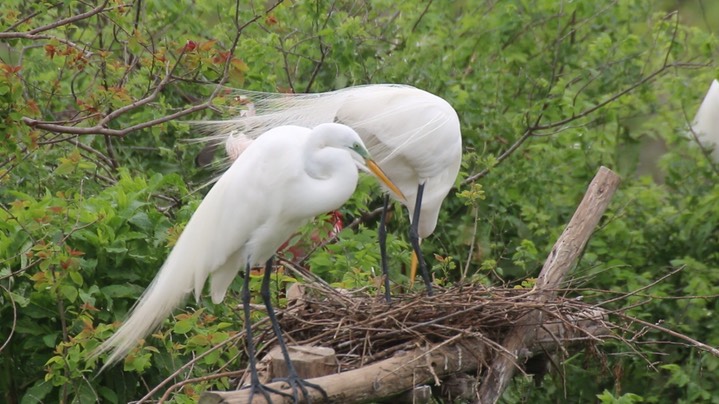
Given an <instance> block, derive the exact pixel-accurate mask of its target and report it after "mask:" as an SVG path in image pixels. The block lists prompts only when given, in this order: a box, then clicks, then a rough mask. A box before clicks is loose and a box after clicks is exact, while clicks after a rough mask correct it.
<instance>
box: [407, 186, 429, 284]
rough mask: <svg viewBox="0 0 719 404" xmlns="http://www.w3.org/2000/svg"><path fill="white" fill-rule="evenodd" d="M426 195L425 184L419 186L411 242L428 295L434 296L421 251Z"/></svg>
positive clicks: (411, 228) (410, 234) (410, 231)
mask: <svg viewBox="0 0 719 404" xmlns="http://www.w3.org/2000/svg"><path fill="white" fill-rule="evenodd" d="M423 193H424V183H421V184H419V185H418V186H417V201H416V203H415V204H414V214H413V215H412V225H411V226H410V227H409V241H410V243H412V248H413V249H414V253H415V254H416V255H417V261H419V270H420V273H421V274H422V279H423V280H424V284H425V286H427V295H429V296H432V280H431V279H430V277H429V272H428V271H427V263H426V262H425V261H424V256H423V255H422V251H421V250H420V249H419V230H418V229H417V228H418V226H419V212H420V210H422V209H421V208H422V194H423Z"/></svg>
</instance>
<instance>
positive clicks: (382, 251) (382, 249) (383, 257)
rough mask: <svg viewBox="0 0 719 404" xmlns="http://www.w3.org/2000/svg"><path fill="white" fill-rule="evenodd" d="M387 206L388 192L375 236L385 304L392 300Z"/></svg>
mask: <svg viewBox="0 0 719 404" xmlns="http://www.w3.org/2000/svg"><path fill="white" fill-rule="evenodd" d="M388 207H389V194H386V195H385V196H384V205H383V206H382V216H381V217H380V219H379V229H377V238H378V239H379V256H380V262H381V263H382V276H384V297H385V300H387V304H390V303H391V302H392V295H391V294H390V291H389V267H388V266H387V227H386V226H387V208H388Z"/></svg>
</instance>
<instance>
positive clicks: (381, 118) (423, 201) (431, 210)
mask: <svg viewBox="0 0 719 404" xmlns="http://www.w3.org/2000/svg"><path fill="white" fill-rule="evenodd" d="M238 92H239V93H240V94H242V95H241V96H240V97H239V98H238V99H241V100H242V101H243V103H244V104H247V101H248V100H251V101H252V104H250V108H251V109H250V110H249V113H245V114H243V115H241V116H239V117H237V118H233V119H230V120H224V121H208V122H200V124H201V125H202V126H204V129H205V130H206V131H207V132H208V133H213V134H215V135H211V136H208V137H207V138H205V140H207V141H212V142H214V143H219V142H222V141H223V140H224V139H225V138H226V137H227V135H228V134H229V133H238V132H239V133H242V134H243V135H242V136H243V137H245V138H254V137H256V136H257V135H259V134H261V133H263V132H264V131H266V130H267V129H269V128H272V127H275V126H279V125H287V124H293V125H301V126H314V125H316V124H319V123H323V122H339V123H342V124H345V125H348V126H350V127H352V128H353V129H354V130H356V131H357V133H359V135H360V137H361V138H362V140H363V141H364V143H365V145H367V148H368V150H369V152H370V153H372V155H373V156H374V157H375V158H376V162H377V164H378V165H380V166H381V167H382V169H383V170H384V171H385V173H386V174H387V176H388V177H389V178H390V179H391V180H392V182H393V183H394V184H396V185H397V187H398V188H399V189H400V190H401V191H402V193H403V194H404V195H405V196H406V200H404V201H401V202H402V203H403V204H404V205H405V206H406V207H407V209H408V211H409V217H410V221H411V228H410V242H411V243H412V247H413V250H414V254H413V258H415V257H416V258H417V259H419V265H420V270H421V274H422V278H423V280H424V282H425V285H426V287H427V291H428V293H429V294H431V293H432V286H431V280H430V277H429V273H428V271H427V267H426V263H425V261H424V258H423V256H422V254H421V251H420V247H419V244H420V240H421V239H422V238H426V237H428V236H429V235H430V234H432V232H433V231H434V229H435V227H436V225H437V218H438V216H439V211H440V207H441V205H442V202H443V201H444V198H445V197H446V196H447V194H448V193H449V190H450V189H451V188H452V186H453V185H454V182H455V179H456V178H457V174H458V173H459V167H460V164H461V161H462V138H461V132H460V125H459V118H458V117H457V113H456V112H455V110H454V109H453V108H452V106H450V105H449V103H447V102H446V101H445V100H443V99H442V98H440V97H437V96H436V95H433V94H430V93H428V92H426V91H423V90H420V89H417V88H414V87H411V86H403V85H392V84H376V85H367V86H357V87H349V88H346V89H343V90H338V91H333V92H328V93H320V94H269V93H254V92H244V91H241V90H239V91H238ZM239 139H242V137H240V138H239ZM228 150H229V147H228ZM394 196H395V198H396V194H395V195H394ZM387 204H388V199H387V198H385V203H384V209H383V212H382V218H381V220H380V229H379V241H380V252H381V255H382V270H383V274H384V276H385V293H386V298H387V301H389V299H390V292H389V277H388V273H387V272H388V270H387V263H386V261H387V259H386V253H385V237H386V234H385V219H386V210H387ZM415 275H416V264H415V261H414V259H413V265H412V270H411V273H410V282H413V281H414V278H415Z"/></svg>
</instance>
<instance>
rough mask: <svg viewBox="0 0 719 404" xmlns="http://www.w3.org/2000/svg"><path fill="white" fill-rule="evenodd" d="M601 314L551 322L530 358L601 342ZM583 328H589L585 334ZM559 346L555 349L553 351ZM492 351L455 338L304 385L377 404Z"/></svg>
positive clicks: (244, 395)
mask: <svg viewBox="0 0 719 404" xmlns="http://www.w3.org/2000/svg"><path fill="white" fill-rule="evenodd" d="M605 318H606V313H604V312H603V311H602V310H599V309H591V310H583V311H579V312H574V313H572V314H571V315H566V316H564V318H563V319H562V320H551V321H550V322H548V323H547V324H545V325H544V328H543V332H545V333H546V334H544V335H543V336H542V337H541V338H540V339H538V340H537V341H536V344H535V345H533V346H530V347H529V349H530V350H531V351H532V352H536V353H538V352H544V351H547V350H554V349H559V348H560V347H559V345H567V344H571V343H577V342H582V341H588V340H592V339H601V337H602V336H603V335H607V334H608V333H609V330H608V329H607V328H604V327H603V325H602V324H603V320H604V319H605ZM588 325H592V327H590V328H587V326H588ZM558 344H559V345H558ZM494 349H496V346H495V344H492V343H489V344H488V341H486V340H485V339H483V338H479V337H478V336H472V335H469V336H465V335H461V334H460V335H457V337H456V338H452V339H450V340H448V341H445V342H442V343H437V344H433V345H430V346H428V347H423V348H416V349H412V350H408V351H399V352H397V353H396V354H395V356H393V357H391V358H389V359H385V360H382V361H379V362H375V363H372V364H370V365H367V366H364V367H361V368H358V369H355V370H350V371H347V372H343V373H338V374H334V375H329V376H323V377H317V378H314V379H310V380H309V382H311V383H315V384H317V385H320V386H321V387H322V388H323V389H324V390H325V391H326V392H327V395H328V397H329V399H330V401H331V402H339V403H356V402H365V401H373V400H374V401H376V400H379V399H380V398H386V397H392V396H394V395H397V394H400V393H402V392H404V391H406V390H409V389H411V388H412V387H414V386H415V385H417V384H432V385H434V384H437V383H438V382H439V381H440V380H442V379H444V378H447V377H448V376H450V375H452V374H455V373H466V372H476V370H477V369H478V368H481V367H482V366H483V365H484V364H486V362H487V359H488V358H489V356H490V353H491V352H492V351H493V350H494ZM268 386H270V387H272V388H274V389H278V390H280V391H284V392H288V393H289V392H291V390H289V389H287V388H286V387H287V385H286V384H285V383H284V382H275V383H270V384H268ZM309 392H310V394H311V395H312V396H311V399H312V402H315V403H321V402H323V398H322V396H321V395H320V394H319V393H318V392H317V391H315V390H312V389H310V390H309ZM248 398H249V392H248V391H247V390H238V391H227V392H205V393H203V394H202V396H201V398H200V403H201V404H216V403H233V404H246V403H248ZM271 399H272V402H273V403H288V402H290V401H289V399H288V398H287V397H284V396H280V395H276V394H272V395H271ZM253 402H254V403H264V402H265V401H264V398H263V397H262V395H261V394H256V395H255V397H254V400H253Z"/></svg>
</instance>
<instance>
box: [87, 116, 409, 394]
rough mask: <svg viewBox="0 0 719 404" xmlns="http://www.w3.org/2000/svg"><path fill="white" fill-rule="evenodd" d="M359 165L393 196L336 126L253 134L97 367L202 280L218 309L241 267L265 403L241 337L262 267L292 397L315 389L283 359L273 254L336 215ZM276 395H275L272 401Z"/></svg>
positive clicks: (347, 132) (350, 134)
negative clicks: (255, 275)
mask: <svg viewBox="0 0 719 404" xmlns="http://www.w3.org/2000/svg"><path fill="white" fill-rule="evenodd" d="M365 164H366V167H367V168H368V169H369V170H370V171H372V172H373V173H374V174H375V175H376V176H377V177H378V178H379V179H380V180H381V181H383V182H384V183H385V184H386V185H387V186H388V187H389V188H390V189H393V190H394V191H395V192H397V193H401V191H400V190H399V189H397V188H396V187H395V186H394V185H393V184H392V183H391V182H390V181H389V180H388V179H387V177H386V176H385V175H384V174H383V173H382V171H381V170H380V169H379V168H378V167H377V165H376V164H375V163H374V161H372V159H371V157H370V155H369V153H368V152H367V149H366V148H365V146H364V144H363V142H362V140H361V139H360V137H359V136H358V135H357V133H356V132H355V131H354V130H352V129H351V128H349V127H347V126H344V125H340V124H334V123H330V124H322V125H319V126H317V127H316V128H314V129H312V130H311V129H307V128H303V127H298V126H282V127H277V128H274V129H272V130H270V131H268V132H267V133H265V134H263V135H262V136H259V137H258V138H257V139H255V140H254V141H253V142H251V143H250V144H249V146H248V147H247V148H246V150H244V151H243V152H242V154H241V155H240V157H239V158H238V159H237V160H236V161H235V162H234V163H233V164H232V165H231V166H230V168H229V169H228V170H227V171H226V172H225V173H224V174H223V175H222V176H221V177H220V178H219V180H218V181H217V182H216V183H215V184H214V186H213V187H212V189H210V191H209V192H208V193H207V196H205V198H204V199H203V200H202V203H200V206H199V207H198V208H197V211H195V213H194V214H193V215H192V217H191V218H190V220H189V222H188V223H187V225H186V227H185V229H184V231H183V232H182V234H181V235H180V237H179V238H178V240H177V243H176V244H175V246H174V248H173V249H172V251H171V252H170V255H169V256H168V257H167V260H166V261H165V263H164V264H163V266H162V268H161V269H160V272H159V273H158V275H157V276H156V277H155V279H154V280H153V281H152V284H151V285H150V286H149V288H148V289H147V290H146V291H145V292H144V293H143V295H142V297H141V298H140V300H139V301H138V302H137V303H136V304H135V306H134V307H133V309H132V312H131V314H130V316H129V318H128V319H127V320H126V321H125V323H124V324H123V325H122V326H121V327H120V328H119V329H118V330H117V331H116V332H115V333H114V334H113V335H112V336H111V337H110V338H109V339H108V340H106V341H105V342H103V344H102V345H101V346H100V347H99V348H98V349H97V350H96V351H95V352H94V355H95V356H97V355H99V354H100V353H103V352H106V351H111V354H110V355H109V357H108V359H107V361H106V362H105V365H104V366H103V369H104V368H105V367H107V366H109V365H110V364H112V363H114V362H117V361H119V360H120V359H121V358H122V357H124V356H125V355H126V354H127V353H128V352H129V351H130V350H131V349H132V348H133V347H134V346H135V345H136V344H137V343H138V341H139V340H140V339H141V338H143V337H145V336H146V335H148V334H149V333H150V332H151V331H152V330H154V329H155V328H157V327H158V326H159V325H160V324H161V323H162V321H163V320H164V319H165V318H166V317H167V316H168V315H170V313H171V311H172V310H173V309H174V308H176V307H177V306H178V305H180V304H181V302H182V301H183V300H184V299H185V298H186V297H187V295H189V294H190V293H191V292H193V291H194V294H195V297H196V298H197V299H198V300H199V297H200V295H201V292H202V289H203V286H204V284H205V281H206V280H207V278H208V277H209V278H210V295H211V297H212V301H213V302H214V303H220V302H221V301H222V300H223V299H224V297H225V293H226V292H227V289H228V287H229V285H230V283H231V282H232V280H233V278H234V277H235V276H236V275H237V274H238V272H239V270H240V268H244V269H245V273H244V289H243V292H242V301H243V303H244V312H245V324H246V329H247V347H248V354H249V356H250V366H251V388H252V389H253V390H252V391H253V394H254V393H255V392H257V391H259V392H261V393H262V394H263V395H264V396H265V398H267V399H268V400H269V395H268V394H267V390H269V389H268V388H266V387H264V386H262V385H261V384H260V382H259V379H258V375H257V371H256V368H255V359H254V346H253V343H252V336H251V334H250V317H249V316H250V305H249V303H250V290H249V280H250V268H251V267H254V266H258V265H262V264H266V268H265V273H264V277H263V281H262V286H261V296H262V298H263V300H264V303H265V306H266V307H267V313H268V316H269V318H270V321H271V323H272V327H273V330H274V332H275V335H276V336H277V340H278V344H279V345H280V347H281V349H282V352H283V354H284V356H285V360H286V361H287V366H288V370H289V375H288V377H287V379H286V380H287V382H288V383H289V384H290V385H291V387H292V391H293V395H292V396H293V398H294V400H295V401H297V395H298V389H300V390H301V391H302V392H303V393H304V394H305V396H307V390H306V387H312V388H316V389H319V390H321V389H320V388H319V387H318V386H315V385H313V384H310V383H307V382H305V381H304V380H302V379H301V378H300V377H299V376H298V375H297V373H296V371H295V370H294V367H293V366H292V363H291V362H290V361H289V356H288V354H287V349H286V346H285V344H284V340H283V338H282V334H281V331H280V329H279V325H278V324H277V320H276V319H275V315H274V311H273V309H272V306H271V301H270V293H269V280H270V273H271V267H272V266H271V265H272V263H271V261H272V256H273V254H274V253H275V250H276V249H277V248H278V247H279V246H280V245H281V244H282V243H283V242H284V241H285V240H287V239H288V238H289V237H290V236H291V235H292V234H293V233H294V232H295V230H296V229H297V228H298V227H299V226H301V225H302V224H303V223H305V222H307V221H309V220H310V219H311V218H312V217H314V216H316V215H318V214H321V213H325V212H328V211H331V210H334V209H337V208H338V207H340V205H342V204H343V203H344V202H345V201H346V200H347V199H349V197H350V196H351V195H352V193H353V192H354V190H355V188H356V186H357V179H358V172H357V168H358V167H361V168H364V167H365ZM280 394H281V393H280Z"/></svg>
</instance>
